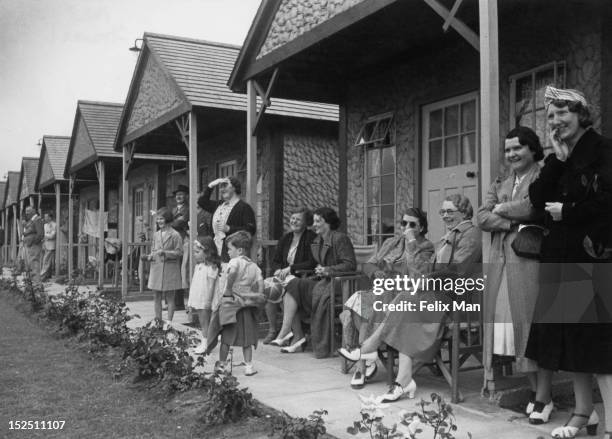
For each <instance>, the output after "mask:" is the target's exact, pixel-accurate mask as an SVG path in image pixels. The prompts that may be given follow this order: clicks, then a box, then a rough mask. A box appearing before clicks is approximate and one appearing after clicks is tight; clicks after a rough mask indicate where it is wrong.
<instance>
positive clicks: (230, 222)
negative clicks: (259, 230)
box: [198, 177, 257, 262]
mask: <svg viewBox="0 0 612 439" xmlns="http://www.w3.org/2000/svg"><path fill="white" fill-rule="evenodd" d="M216 186H219V197H220V198H221V200H220V201H215V200H211V199H210V196H211V195H212V192H213V190H214V188H215V187H216ZM241 192H242V190H241V185H240V181H239V180H238V179H237V178H236V177H226V178H217V179H216V180H214V181H212V182H210V183H209V184H208V186H207V187H206V190H205V191H204V193H203V194H202V196H201V197H200V198H199V199H198V205H199V206H200V207H201V208H202V209H204V210H206V211H207V212H210V213H212V215H213V217H212V228H213V231H214V240H215V244H216V245H217V250H218V251H219V254H220V255H221V260H222V261H223V262H227V261H229V256H228V254H227V245H226V244H225V237H226V236H229V235H231V234H232V233H236V232H237V231H239V230H246V231H247V232H249V233H250V234H251V235H253V236H254V235H255V231H256V224H257V223H256V220H255V212H253V208H252V207H251V206H250V205H249V204H248V203H247V202H246V201H243V200H241V199H240V194H241Z"/></svg>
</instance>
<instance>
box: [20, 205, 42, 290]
mask: <svg viewBox="0 0 612 439" xmlns="http://www.w3.org/2000/svg"><path fill="white" fill-rule="evenodd" d="M25 219H26V223H25V225H24V226H23V259H24V261H25V266H26V270H28V271H30V276H31V277H32V282H33V283H34V284H35V285H37V284H40V257H41V253H42V242H43V238H44V228H43V224H42V220H41V219H40V216H39V215H38V214H37V213H36V211H35V210H34V208H33V207H32V206H28V207H26V208H25Z"/></svg>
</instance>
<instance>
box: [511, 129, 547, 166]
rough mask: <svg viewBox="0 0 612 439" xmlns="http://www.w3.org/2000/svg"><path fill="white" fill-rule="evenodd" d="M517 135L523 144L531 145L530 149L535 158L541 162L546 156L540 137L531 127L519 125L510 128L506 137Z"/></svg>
mask: <svg viewBox="0 0 612 439" xmlns="http://www.w3.org/2000/svg"><path fill="white" fill-rule="evenodd" d="M515 137H517V138H518V141H519V143H520V144H521V145H525V146H528V147H529V150H530V151H531V152H533V159H534V160H535V161H536V162H539V161H540V160H542V159H543V158H544V149H543V148H542V144H541V143H540V138H539V137H538V135H537V134H536V133H535V131H533V130H532V129H531V128H528V127H524V126H518V127H516V128H513V129H512V130H510V132H509V133H508V134H507V135H506V139H513V138H515Z"/></svg>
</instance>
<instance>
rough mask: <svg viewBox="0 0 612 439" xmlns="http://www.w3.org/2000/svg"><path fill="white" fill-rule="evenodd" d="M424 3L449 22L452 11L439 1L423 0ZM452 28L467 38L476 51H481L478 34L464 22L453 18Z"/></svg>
mask: <svg viewBox="0 0 612 439" xmlns="http://www.w3.org/2000/svg"><path fill="white" fill-rule="evenodd" d="M423 1H424V2H425V3H427V4H428V5H429V6H430V7H431V9H433V10H434V11H435V12H436V13H437V14H438V15H439V16H440V17H442V18H443V19H444V20H447V19H448V18H449V17H450V11H449V10H448V9H446V7H445V6H444V5H442V4H441V3H440V2H439V1H438V0H423ZM451 26H452V27H453V29H455V30H456V31H457V33H458V34H459V35H461V36H462V37H463V38H465V40H466V41H467V42H468V43H470V45H471V46H472V47H473V48H474V49H476V50H480V43H479V41H478V34H476V33H475V32H474V31H473V30H472V29H470V28H469V27H468V26H466V24H465V23H464V22H463V21H461V20H459V19H458V18H453V19H452V20H451ZM481 32H482V30H481Z"/></svg>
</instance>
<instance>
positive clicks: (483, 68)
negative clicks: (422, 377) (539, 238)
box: [452, 0, 501, 402]
mask: <svg viewBox="0 0 612 439" xmlns="http://www.w3.org/2000/svg"><path fill="white" fill-rule="evenodd" d="M478 3H479V20H480V151H481V155H480V157H481V167H480V168H481V174H480V191H481V199H482V200H484V199H485V198H486V194H487V191H488V189H489V185H490V184H491V182H492V181H493V178H494V177H495V174H496V173H497V169H498V167H499V163H500V159H501V148H500V136H499V43H498V32H497V0H479V2H478ZM482 235H483V236H482V252H483V253H482V254H483V261H488V260H489V254H490V250H491V236H490V233H483V234H482ZM489 300H490V296H489V295H488V294H485V295H484V297H483V304H484V309H487V307H488V306H489V305H488V301H489ZM483 330H484V340H485V342H484V343H483V350H484V352H483V356H484V357H485V358H486V357H488V356H489V355H490V354H491V353H490V352H488V350H489V348H488V343H487V340H490V339H491V337H493V324H491V323H486V322H485V323H484V328H483ZM494 386H495V382H494V378H493V380H487V383H486V390H488V391H493V390H494ZM455 392H456V389H455V388H453V395H452V402H456V401H455V399H456V393H455Z"/></svg>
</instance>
